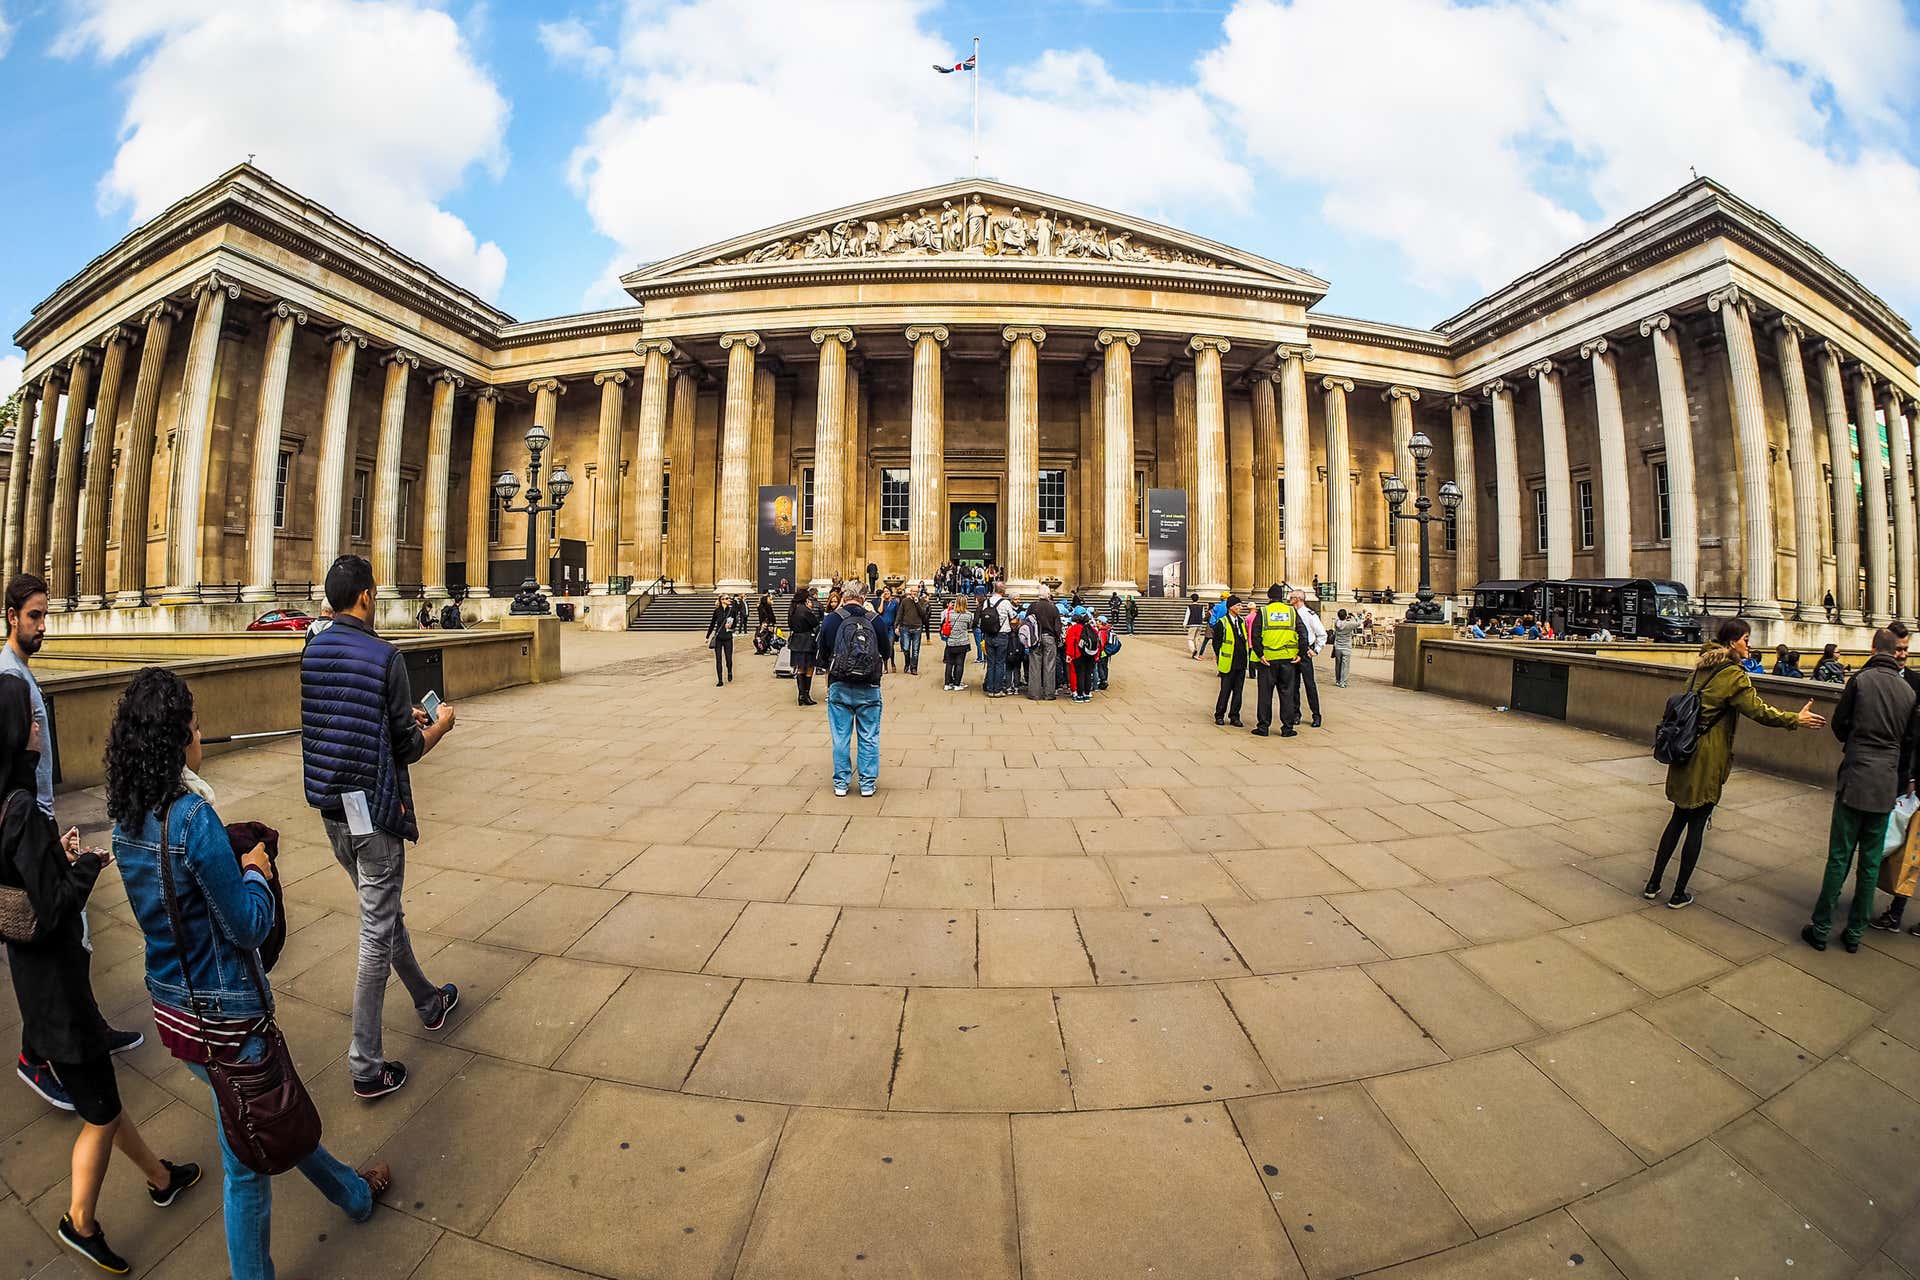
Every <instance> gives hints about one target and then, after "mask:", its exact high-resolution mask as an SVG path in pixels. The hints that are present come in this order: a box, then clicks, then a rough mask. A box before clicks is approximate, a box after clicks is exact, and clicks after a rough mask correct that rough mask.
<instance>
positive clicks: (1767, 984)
mask: <svg viewBox="0 0 1920 1280" xmlns="http://www.w3.org/2000/svg"><path fill="white" fill-rule="evenodd" d="M1707 990H1708V991H1711V992H1712V993H1713V994H1714V995H1716V996H1718V997H1720V999H1722V1000H1724V1001H1726V1002H1727V1003H1728V1004H1730V1005H1732V1006H1733V1007H1734V1008H1736V1009H1738V1010H1740V1011H1741V1012H1743V1013H1745V1014H1747V1015H1748V1016H1749V1017H1751V1018H1754V1019H1756V1020H1758V1021H1760V1022H1762V1023H1765V1024H1766V1025H1767V1026H1769V1027H1772V1028H1773V1029H1774V1030H1775V1031H1778V1032H1779V1033H1780V1034H1781V1035H1783V1036H1785V1037H1787V1038H1788V1039H1789V1040H1792V1041H1793V1042H1795V1043H1796V1044H1799V1045H1801V1046H1803V1047H1804V1048H1806V1049H1809V1050H1811V1051H1812V1052H1813V1053H1815V1054H1817V1055H1819V1056H1821V1057H1826V1056H1827V1055H1828V1054H1831V1053H1833V1052H1834V1051H1835V1050H1837V1049H1838V1048H1839V1047H1840V1046H1841V1045H1843V1044H1845V1043H1846V1042H1847V1041H1848V1040H1851V1039H1852V1038H1853V1037H1854V1036H1855V1035H1857V1034H1858V1033H1859V1032H1860V1031H1862V1030H1864V1029H1865V1028H1866V1026H1867V1024H1868V1023H1870V1022H1872V1021H1873V1017H1874V1011H1873V1007H1872V1006H1871V1005H1868V1004H1864V1003H1862V1002H1861V1001H1859V1000H1855V999H1854V998H1853V997H1852V996H1850V995H1847V994H1846V993H1845V992H1843V991H1840V990H1838V989H1837V988H1834V987H1831V986H1828V985H1827V984H1826V983H1824V982H1822V981H1820V980H1819V979H1818V978H1815V977H1813V976H1811V975H1810V974H1807V973H1804V972H1802V971H1801V970H1799V969H1796V968H1794V967H1793V966H1792V965H1789V964H1786V963H1784V962H1783V961H1781V960H1779V959H1777V958H1775V957H1773V956H1767V957H1764V958H1763V959H1760V960H1756V961H1754V962H1753V963H1752V964H1749V965H1745V966H1743V967H1741V968H1739V969H1736V970H1734V971H1733V972H1732V973H1730V974H1727V975H1726V976H1725V977H1721V978H1715V979H1714V980H1713V981H1712V982H1709V983H1708V984H1707Z"/></svg>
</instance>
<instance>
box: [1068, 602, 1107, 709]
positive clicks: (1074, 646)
mask: <svg viewBox="0 0 1920 1280" xmlns="http://www.w3.org/2000/svg"><path fill="white" fill-rule="evenodd" d="M1104 648H1105V645H1104V644H1103V643H1102V641H1101V638H1100V628H1099V625H1098V624H1096V623H1095V622H1094V620H1093V614H1092V613H1091V612H1090V611H1089V610H1088V609H1087V607H1086V606H1085V605H1081V606H1080V607H1079V608H1078V609H1075V610H1074V611H1073V625H1071V626H1069V627H1068V628H1067V652H1068V653H1069V654H1070V655H1071V656H1072V658H1073V700H1074V701H1075V702H1092V701H1093V687H1094V683H1095V682H1096V681H1097V680H1098V679H1099V673H1098V670H1097V668H1098V667H1099V663H1100V654H1101V652H1102V650H1103V649H1104Z"/></svg>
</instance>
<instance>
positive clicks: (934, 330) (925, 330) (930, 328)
mask: <svg viewBox="0 0 1920 1280" xmlns="http://www.w3.org/2000/svg"><path fill="white" fill-rule="evenodd" d="M947 337H948V334H947V326H945V325H943V324H910V325H908V326H907V341H908V342H919V341H920V339H922V338H932V339H933V340H934V341H935V342H937V343H939V344H940V345H941V346H942V347H944V346H946V345H947Z"/></svg>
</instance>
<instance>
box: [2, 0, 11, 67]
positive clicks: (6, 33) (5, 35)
mask: <svg viewBox="0 0 1920 1280" xmlns="http://www.w3.org/2000/svg"><path fill="white" fill-rule="evenodd" d="M11 48H13V24H12V23H11V22H8V21H7V11H6V9H5V8H4V7H0V58H4V57H6V56H7V50H9V49H11Z"/></svg>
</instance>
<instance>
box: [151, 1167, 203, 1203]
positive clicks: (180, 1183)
mask: <svg viewBox="0 0 1920 1280" xmlns="http://www.w3.org/2000/svg"><path fill="white" fill-rule="evenodd" d="M160 1163H161V1164H162V1165H163V1166H165V1168H166V1170H167V1172H168V1174H170V1175H171V1176H170V1177H169V1178H168V1179H167V1187H166V1190H164V1191H162V1190H161V1189H160V1188H159V1187H156V1186H154V1185H153V1184H152V1183H151V1182H149V1183H148V1184H147V1199H149V1200H151V1201H153V1203H154V1206H155V1207H156V1208H160V1209H164V1208H166V1207H167V1206H168V1205H171V1204H172V1203H173V1202H174V1201H175V1200H178V1199H179V1198H180V1193H181V1192H182V1191H185V1190H186V1189H187V1188H188V1187H190V1186H192V1185H193V1184H194V1183H196V1182H198V1181H200V1166H199V1165H197V1164H195V1163H194V1162H193V1161H191V1160H183V1161H181V1162H180V1163H179V1164H175V1163H174V1162H173V1161H171V1160H162V1161H161V1162H160Z"/></svg>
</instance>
